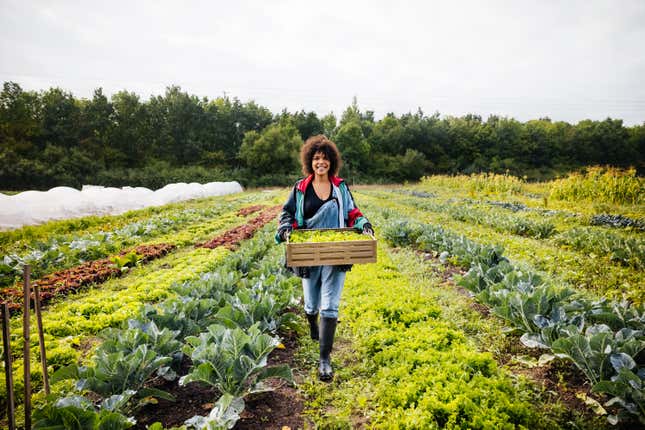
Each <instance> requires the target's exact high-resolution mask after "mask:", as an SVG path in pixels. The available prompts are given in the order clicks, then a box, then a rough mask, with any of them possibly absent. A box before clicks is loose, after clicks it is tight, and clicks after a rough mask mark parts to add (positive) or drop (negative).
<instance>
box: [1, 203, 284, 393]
mask: <svg viewBox="0 0 645 430" xmlns="http://www.w3.org/2000/svg"><path fill="white" fill-rule="evenodd" d="M255 211H256V210H255V209H254V210H252V211H248V213H253V212H255ZM274 217H275V209H271V210H267V211H265V212H263V213H262V214H260V215H258V216H257V217H255V218H254V219H253V220H251V221H250V222H249V224H248V225H247V224H244V225H242V226H238V227H235V228H233V229H231V230H229V231H227V232H224V233H222V234H221V235H220V236H218V237H217V238H215V239H213V240H214V241H219V242H221V244H223V245H226V246H228V247H232V246H235V245H237V244H238V243H239V241H241V240H243V239H246V238H248V237H250V236H251V235H253V234H254V233H255V231H256V230H257V229H259V228H261V227H262V226H264V225H265V224H266V223H267V222H268V221H270V220H271V219H273V218H274ZM238 230H239V233H240V234H237V233H235V232H237V231H238ZM148 248H150V246H142V247H138V248H136V249H137V250H140V251H141V250H145V249H148ZM152 248H154V250H157V248H158V247H157V246H154V245H153V246H152ZM160 250H161V251H164V250H166V249H165V248H162V249H160ZM157 251H159V250H157ZM157 253H159V252H157ZM163 253H164V252H161V254H163ZM180 253H182V252H181V251H180ZM184 253H185V252H184ZM208 253H209V252H208V251H207V252H201V253H200V252H199V251H197V250H196V251H194V252H192V253H191V254H194V257H195V260H194V261H193V266H194V267H193V268H194V270H197V271H203V268H202V263H201V261H202V260H204V262H207V261H208ZM161 254H160V255H161ZM198 254H199V255H198ZM201 254H206V255H201ZM133 255H137V258H138V257H140V256H138V254H134V253H133ZM215 255H219V254H215ZM152 256H157V257H158V256H159V255H153V254H150V255H149V256H148V257H152ZM126 257H127V255H126V256H124V257H123V258H126ZM168 263H170V264H172V263H173V261H168ZM186 263H188V264H190V260H188V261H186ZM88 264H90V265H92V264H93V263H88ZM163 266H166V267H168V266H169V265H168V264H163ZM180 268H181V265H180V266H179V267H176V269H180ZM76 269H79V268H76ZM90 269H92V268H91V267H90ZM109 269H110V270H109V272H111V271H112V269H114V270H116V269H115V268H113V267H110V268H109ZM77 271H78V270H77ZM71 272H74V270H71ZM103 272H104V271H100V270H98V271H94V270H89V271H88V273H84V274H83V275H84V276H82V278H83V279H85V278H88V279H85V280H86V281H88V280H93V281H96V282H99V281H103V280H104V279H102V275H104V273H103ZM85 275H86V276H85ZM157 275H158V276H157V277H159V276H161V277H162V278H163V280H162V281H161V279H158V280H152V279H151V285H154V288H150V286H146V284H145V282H136V281H134V280H133V281H132V283H128V287H127V289H130V290H135V291H134V295H133V296H131V297H128V296H127V295H125V296H124V295H123V293H120V298H121V301H122V303H121V304H122V305H123V306H121V307H119V308H118V309H119V310H118V312H114V305H115V302H114V301H112V300H110V299H109V298H108V297H107V296H106V294H108V295H109V294H110V290H111V289H110V288H108V289H107V291H106V292H103V291H102V292H101V293H100V296H101V297H94V298H93V300H92V299H90V300H91V301H92V302H93V303H91V304H89V306H86V305H83V300H82V299H81V300H80V301H79V300H78V298H77V300H76V301H75V302H74V303H72V304H68V305H66V306H65V308H67V312H62V314H63V315H62V319H54V320H53V323H52V324H51V325H50V324H48V321H47V319H46V320H45V333H46V334H47V335H54V336H56V337H58V336H64V335H65V334H66V333H67V334H68V335H70V334H76V335H77V336H76V337H77V338H78V337H79V336H78V335H80V334H83V333H87V332H88V329H89V332H90V333H96V332H97V331H98V330H100V329H101V328H103V327H107V326H113V325H114V324H115V323H117V324H118V323H119V322H120V321H123V319H124V318H126V317H127V312H132V310H130V311H128V309H131V307H129V306H127V304H133V305H135V306H136V304H137V303H138V300H137V298H141V299H143V300H146V301H150V300H153V301H154V300H158V299H159V298H160V297H161V296H160V294H161V295H163V294H168V292H167V291H166V290H165V289H167V286H168V285H170V283H171V282H172V279H173V278H172V277H167V276H164V275H163V272H162V273H159V274H157ZM189 276H190V275H189ZM49 278H50V276H47V277H45V278H43V279H41V280H38V281H36V283H44V285H45V286H46V285H48V282H49V280H50V279H49ZM55 279H58V278H54V280H55ZM83 279H75V280H74V281H82V280H83ZM179 279H183V278H179ZM63 280H64V281H65V282H66V283H64V284H62V286H61V285H54V287H56V288H59V287H65V286H67V287H70V286H72V285H75V284H76V283H78V282H71V281H70V279H68V277H64V278H63ZM160 281H161V282H160ZM88 282H89V281H88ZM49 293H51V292H50V291H46V294H49ZM46 294H45V295H46ZM72 308H77V309H72ZM54 313H56V312H54ZM45 315H46V316H47V313H46V314H45ZM76 315H77V316H78V318H80V320H79V321H72V319H74V316H76ZM78 318H77V319H78ZM59 324H63V325H62V326H61V325H59ZM18 333H19V330H18ZM14 337H15V335H14ZM32 343H33V339H32ZM48 343H49V344H50V345H51V344H52V340H51V339H48ZM53 343H55V344H56V345H55V346H53V348H50V351H49V352H48V357H49V362H50V363H58V364H59V365H60V364H64V363H66V362H68V361H69V360H70V359H72V357H74V356H75V353H74V351H73V350H72V349H71V348H70V342H65V341H64V339H55V340H54V342H53ZM32 349H33V347H32ZM20 350H21V345H18V346H17V347H16V346H14V347H13V351H14V352H15V351H20ZM14 364H15V365H19V364H21V362H19V361H18V362H14ZM32 368H33V369H36V368H37V367H32ZM35 376H36V381H39V379H40V377H41V375H39V374H36V375H35ZM2 382H4V381H2ZM21 382H22V381H18V383H19V384H20V383H21ZM3 388H4V387H3ZM0 392H1V393H2V395H1V396H0V405H1V404H2V402H3V401H4V396H5V395H6V390H0Z"/></svg>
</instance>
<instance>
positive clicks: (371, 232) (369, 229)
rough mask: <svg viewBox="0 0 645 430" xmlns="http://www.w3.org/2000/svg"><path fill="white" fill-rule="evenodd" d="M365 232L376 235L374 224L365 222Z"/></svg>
mask: <svg viewBox="0 0 645 430" xmlns="http://www.w3.org/2000/svg"><path fill="white" fill-rule="evenodd" d="M363 234H368V235H370V236H374V229H373V228H372V224H370V223H369V222H366V223H365V224H363Z"/></svg>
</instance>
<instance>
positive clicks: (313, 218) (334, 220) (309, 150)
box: [276, 134, 374, 381]
mask: <svg viewBox="0 0 645 430" xmlns="http://www.w3.org/2000/svg"><path fill="white" fill-rule="evenodd" d="M300 160H301V163H302V173H303V174H304V175H305V176H306V178H304V179H301V180H299V181H298V182H296V185H295V186H294V187H293V191H292V192H291V194H290V196H289V199H288V200H287V202H286V203H285V205H284V207H283V210H282V214H281V215H280V221H279V226H278V233H277V234H276V241H277V242H278V243H280V242H283V241H286V240H287V237H288V236H289V234H291V231H292V229H294V228H307V229H317V228H338V227H354V228H355V229H357V230H359V231H362V232H363V233H366V234H374V232H373V230H372V225H371V224H370V223H369V222H368V221H367V218H365V217H364V216H363V214H362V213H361V211H360V210H358V208H357V207H356V205H355V204H354V199H353V197H352V194H351V193H350V192H349V188H348V187H347V184H345V181H343V180H342V179H341V178H339V177H338V176H336V175H337V174H338V170H339V169H340V166H341V158H340V153H339V152H338V149H337V148H336V145H335V144H334V142H332V141H330V140H329V139H327V138H326V137H325V136H323V135H322V134H320V135H317V136H312V137H310V138H309V139H307V141H306V142H305V144H304V146H303V147H302V150H301V151H300ZM294 269H295V270H294V272H295V273H296V274H297V275H298V276H300V277H301V278H302V288H303V291H304V298H305V313H306V314H307V320H308V321H309V329H310V334H311V338H312V339H314V340H319V343H320V366H319V369H318V376H319V377H320V379H321V380H323V381H331V380H332V378H333V370H332V367H331V358H330V354H331V350H332V345H333V343H334V333H335V332H336V322H337V320H338V305H339V302H340V294H341V292H342V290H343V285H344V283H345V272H347V271H348V270H350V269H351V265H346V266H315V267H298V268H294ZM319 313H320V329H319V326H318V314H319Z"/></svg>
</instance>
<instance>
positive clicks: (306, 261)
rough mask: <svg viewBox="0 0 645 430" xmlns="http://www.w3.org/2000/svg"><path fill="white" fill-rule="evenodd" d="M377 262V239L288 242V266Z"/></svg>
mask: <svg viewBox="0 0 645 430" xmlns="http://www.w3.org/2000/svg"><path fill="white" fill-rule="evenodd" d="M375 262H376V240H374V239H372V240H357V241H346V242H320V243H288V244H287V266H289V267H301V266H334V265H338V264H361V263H375Z"/></svg>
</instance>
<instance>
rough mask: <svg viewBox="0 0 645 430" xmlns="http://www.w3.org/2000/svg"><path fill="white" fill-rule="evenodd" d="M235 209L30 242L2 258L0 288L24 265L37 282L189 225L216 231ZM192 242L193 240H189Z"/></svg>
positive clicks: (218, 208)
mask: <svg viewBox="0 0 645 430" xmlns="http://www.w3.org/2000/svg"><path fill="white" fill-rule="evenodd" d="M238 206H239V203H228V204H219V205H213V206H212V207H206V208H199V209H195V208H189V209H184V210H181V211H175V212H172V213H170V214H164V215H159V216H154V217H151V218H148V219H145V220H140V221H136V222H133V223H130V224H127V225H124V226H122V227H119V228H117V229H114V230H111V231H99V232H94V233H88V234H85V235H82V236H76V235H69V234H64V235H55V236H52V237H48V238H47V240H44V241H34V242H30V243H29V244H28V245H27V250H26V251H22V252H20V251H14V252H12V253H8V254H6V255H4V256H3V257H2V261H0V288H1V287H8V286H10V285H12V284H13V283H14V282H15V280H16V276H19V272H20V268H21V267H22V266H24V265H25V264H29V265H30V266H31V267H32V274H33V277H34V278H38V277H40V276H43V275H44V274H46V273H50V272H52V271H54V270H57V269H64V268H68V267H73V266H76V265H78V264H82V263H84V262H87V261H94V260H98V259H100V258H105V257H107V256H109V255H111V254H116V253H118V252H120V251H121V250H122V249H124V248H125V247H128V246H131V245H134V244H138V243H140V242H141V241H143V240H146V239H147V240H149V239H152V238H159V237H161V236H162V235H167V234H169V233H174V232H177V231H179V230H182V229H185V228H186V226H188V225H195V224H204V223H205V224H213V223H215V225H214V226H213V227H215V228H216V227H217V225H220V224H222V223H226V222H227V221H230V220H232V219H234V218H235V217H236V216H235V215H234V213H235V211H236V209H237V207H238ZM253 209H256V208H255V207H253ZM249 213H251V212H247V211H244V212H242V213H240V212H239V211H238V213H237V216H246V215H248V214H249ZM192 242H194V240H191V243H192ZM172 244H173V245H176V244H181V243H172Z"/></svg>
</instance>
